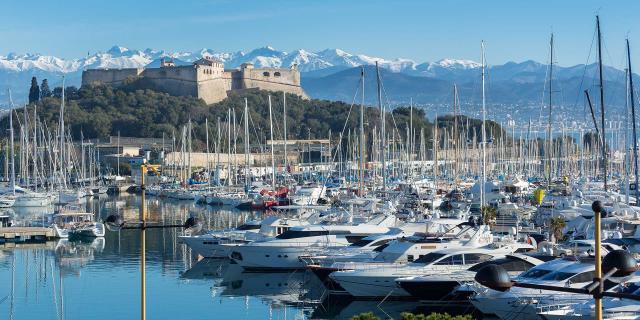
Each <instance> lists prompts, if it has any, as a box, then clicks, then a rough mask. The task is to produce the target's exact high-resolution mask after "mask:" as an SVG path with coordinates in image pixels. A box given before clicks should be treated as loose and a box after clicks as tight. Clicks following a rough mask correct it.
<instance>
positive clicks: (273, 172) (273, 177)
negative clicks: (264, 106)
mask: <svg viewBox="0 0 640 320" xmlns="http://www.w3.org/2000/svg"><path fill="white" fill-rule="evenodd" d="M269 131H270V135H271V183H272V184H273V185H272V186H273V187H274V188H275V187H276V161H275V159H274V152H273V113H272V112H271V95H269Z"/></svg>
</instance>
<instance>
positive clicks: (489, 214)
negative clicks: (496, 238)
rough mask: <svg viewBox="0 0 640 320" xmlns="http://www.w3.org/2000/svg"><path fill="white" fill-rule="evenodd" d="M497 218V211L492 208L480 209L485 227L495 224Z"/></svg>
mask: <svg viewBox="0 0 640 320" xmlns="http://www.w3.org/2000/svg"><path fill="white" fill-rule="evenodd" d="M497 216H498V210H497V209H496V207H494V206H484V207H482V222H483V223H484V224H486V225H490V226H492V225H494V224H496V217H497Z"/></svg>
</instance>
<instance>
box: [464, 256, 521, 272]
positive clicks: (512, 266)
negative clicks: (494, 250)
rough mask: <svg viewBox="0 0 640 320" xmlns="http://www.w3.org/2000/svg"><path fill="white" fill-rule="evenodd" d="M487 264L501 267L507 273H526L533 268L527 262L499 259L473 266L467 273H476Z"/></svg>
mask: <svg viewBox="0 0 640 320" xmlns="http://www.w3.org/2000/svg"><path fill="white" fill-rule="evenodd" d="M488 264H496V265H499V266H502V268H504V270H506V271H507V272H509V271H526V270H529V269H531V267H533V264H532V263H529V262H527V261H523V260H518V259H509V258H501V259H496V260H491V261H485V262H482V263H478V264H476V265H475V266H473V267H471V268H469V271H478V270H480V269H482V268H483V267H484V266H486V265H488Z"/></svg>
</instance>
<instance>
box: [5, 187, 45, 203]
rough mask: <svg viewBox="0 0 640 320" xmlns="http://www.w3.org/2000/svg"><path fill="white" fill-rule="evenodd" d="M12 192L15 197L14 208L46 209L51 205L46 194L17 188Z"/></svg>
mask: <svg viewBox="0 0 640 320" xmlns="http://www.w3.org/2000/svg"><path fill="white" fill-rule="evenodd" d="M14 190H15V193H14V194H15V197H16V199H15V202H14V204H13V206H14V207H46V206H48V205H50V204H51V197H50V196H49V195H48V194H46V193H40V192H33V191H31V190H28V189H24V188H21V187H18V186H16V187H15V189H14ZM9 192H11V191H9ZM5 194H10V193H5Z"/></svg>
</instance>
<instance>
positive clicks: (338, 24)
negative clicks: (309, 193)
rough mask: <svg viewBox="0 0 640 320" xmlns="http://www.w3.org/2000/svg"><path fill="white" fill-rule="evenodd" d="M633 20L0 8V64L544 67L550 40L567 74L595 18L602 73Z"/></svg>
mask: <svg viewBox="0 0 640 320" xmlns="http://www.w3.org/2000/svg"><path fill="white" fill-rule="evenodd" d="M638 12H640V1H632V0H620V1H597V0H560V1H559V0H555V1H553V0H535V1H534V0H530V1H514V0H511V1H503V0H494V1H478V0H465V1H463V0H446V1H445V0H441V1H427V0H422V1H409V0H406V1H402V0H393V1H392V0H388V1H380V0H366V1H364V0H363V1H357V0H354V1H347V0H324V1H311V0H297V1H279V0H263V1H259V0H246V1H241V0H193V1H189V0H182V1H165V0H136V1H130V0H109V1H91V0H64V1H63V0H47V1H41V0H29V1H24V0H20V1H17V0H3V5H2V10H1V11H0V39H1V41H0V55H6V54H8V53H10V52H16V53H27V52H28V53H41V54H51V55H55V56H59V57H63V58H76V57H82V56H84V55H86V54H87V53H88V52H90V53H94V52H96V51H106V50H108V49H109V48H110V47H111V46H113V45H116V44H117V45H120V46H124V47H128V48H134V49H145V48H153V49H164V50H168V51H194V50H199V49H201V48H210V49H214V50H216V51H225V52H231V51H239V50H244V51H247V50H251V49H253V48H256V47H262V46H266V45H270V46H272V47H274V48H276V49H279V50H285V51H291V50H294V49H298V48H304V49H307V50H311V51H319V50H322V49H326V48H340V49H343V50H345V51H347V52H350V53H355V54H360V53H361V54H367V55H370V56H376V57H382V58H387V59H390V58H399V57H400V58H408V59H412V60H415V61H417V62H424V61H437V60H440V59H443V58H455V59H470V60H476V61H479V60H480V41H481V40H484V41H485V42H486V52H487V53H486V55H487V62H488V63H489V64H501V63H504V62H507V61H524V60H529V59H532V60H536V61H540V62H548V60H549V57H548V56H549V54H548V51H549V44H548V43H549V34H550V33H551V32H552V31H553V33H554V34H555V50H556V53H555V56H556V59H554V60H555V61H554V62H556V63H558V64H559V65H563V66H570V65H575V64H580V63H585V62H592V61H593V57H594V56H593V54H591V56H590V58H589V59H588V57H589V53H590V52H593V50H594V49H593V48H595V47H593V48H592V43H593V42H592V41H593V39H594V31H595V15H596V14H597V13H598V14H600V17H601V25H602V32H603V39H604V48H605V49H604V50H605V52H604V53H603V57H604V59H605V63H607V64H610V65H613V66H622V67H623V66H624V61H625V60H624V57H625V56H624V54H625V52H624V39H625V38H626V37H627V36H628V37H629V38H630V40H631V45H632V50H633V49H634V43H637V45H636V47H637V48H640V23H638V20H637V19H636V18H637V15H638ZM636 39H637V41H636ZM590 50H591V51H590ZM638 50H640V49H638ZM637 52H640V51H637ZM636 60H638V59H636ZM635 64H636V63H635V62H634V65H635ZM638 65H640V61H639V62H638ZM634 68H636V70H638V68H637V67H635V66H634Z"/></svg>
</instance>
